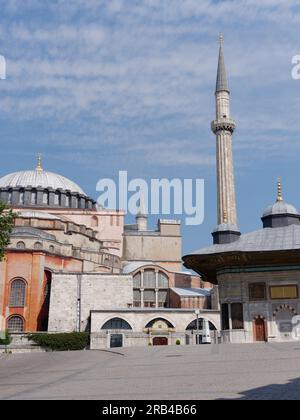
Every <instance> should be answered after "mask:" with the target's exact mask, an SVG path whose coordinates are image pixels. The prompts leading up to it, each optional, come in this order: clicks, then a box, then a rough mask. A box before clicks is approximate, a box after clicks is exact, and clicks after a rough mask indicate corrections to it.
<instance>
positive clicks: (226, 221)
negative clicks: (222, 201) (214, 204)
mask: <svg viewBox="0 0 300 420" xmlns="http://www.w3.org/2000/svg"><path fill="white" fill-rule="evenodd" d="M223 223H228V214H227V210H224V211H223Z"/></svg>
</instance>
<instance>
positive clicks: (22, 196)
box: [19, 190, 25, 204]
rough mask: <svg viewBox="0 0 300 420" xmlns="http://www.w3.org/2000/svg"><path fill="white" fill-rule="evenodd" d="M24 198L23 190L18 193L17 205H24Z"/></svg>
mask: <svg viewBox="0 0 300 420" xmlns="http://www.w3.org/2000/svg"><path fill="white" fill-rule="evenodd" d="M24 196H25V193H24V190H21V191H20V193H19V204H24Z"/></svg>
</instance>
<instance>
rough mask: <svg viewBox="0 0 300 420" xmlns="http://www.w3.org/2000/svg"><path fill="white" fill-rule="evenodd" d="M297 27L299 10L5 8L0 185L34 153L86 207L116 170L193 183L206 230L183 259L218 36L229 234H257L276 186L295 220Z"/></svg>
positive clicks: (201, 166) (134, 1)
mask: <svg viewBox="0 0 300 420" xmlns="http://www.w3.org/2000/svg"><path fill="white" fill-rule="evenodd" d="M299 25H300V1H298V0H295V1H289V0H285V1H278V0H248V1H245V0H244V1H243V0H232V1H226V0H225V1H220V2H219V1H213V0H201V1H199V0H103V1H101V0H88V1H86V0H68V1H63V0H43V1H40V0H26V1H25V0H7V1H5V2H4V1H3V2H2V4H1V16H0V54H1V55H4V56H5V58H6V60H7V79H6V80H1V81H0V110H1V112H0V124H1V154H0V175H4V174H6V173H9V172H13V171H16V170H21V169H28V168H32V167H34V165H35V156H36V154H37V153H38V152H41V153H42V154H43V155H44V167H45V169H48V170H51V171H54V172H58V173H61V174H63V175H65V176H67V177H69V178H71V179H73V180H74V181H76V182H77V183H79V184H80V185H81V186H82V188H83V189H84V190H85V191H86V192H87V193H88V194H89V195H92V196H93V197H95V198H96V197H97V192H96V191H95V186H96V182H97V181H98V179H99V178H107V177H109V178H116V177H117V175H118V171H119V170H127V171H128V174H129V177H130V178H134V177H142V178H145V179H147V180H150V179H151V178H161V177H167V178H170V179H172V178H173V177H182V178H204V179H205V182H206V191H205V198H206V200H205V201H206V202H205V205H206V215H205V222H204V224H203V225H201V226H198V227H183V229H182V233H183V236H184V248H183V252H184V253H188V252H189V251H192V250H194V249H197V248H200V247H201V246H204V245H206V244H209V243H211V237H210V232H211V231H212V229H213V228H214V227H215V224H216V209H215V207H216V187H215V183H216V180H215V138H214V136H213V134H212V133H211V131H210V122H211V120H212V119H213V118H214V113H215V108H214V87H215V78H216V67H217V55H218V36H219V32H220V31H222V32H223V36H224V49H225V59H226V66H227V73H228V75H229V84H230V90H231V108H232V117H233V118H234V119H235V120H236V123H237V129H236V132H235V134H234V158H235V172H236V184H237V199H238V216H239V225H240V228H241V230H242V231H243V232H247V231H251V230H254V229H257V228H260V226H261V222H260V216H261V214H262V212H263V210H264V208H265V207H266V206H267V205H269V204H271V203H272V202H273V201H274V200H275V188H276V179H277V176H278V175H281V177H282V183H283V191H284V196H285V198H286V200H287V201H288V202H291V203H293V204H294V205H296V206H297V207H298V208H300V194H299V187H298V181H297V180H298V176H299V172H300V170H299V152H300V135H299V130H298V127H299V118H300V111H299V110H300V80H298V81H296V80H293V79H292V78H291V69H292V64H291V59H292V56H294V55H296V54H300V41H299ZM131 221H132V220H131V218H130V217H129V218H128V222H131ZM151 222H152V224H153V227H154V222H155V220H154V219H153V220H151Z"/></svg>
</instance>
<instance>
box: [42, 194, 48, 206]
mask: <svg viewBox="0 0 300 420" xmlns="http://www.w3.org/2000/svg"><path fill="white" fill-rule="evenodd" d="M43 204H44V205H45V206H48V205H49V192H48V191H44V192H43Z"/></svg>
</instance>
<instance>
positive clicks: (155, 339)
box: [152, 337, 168, 346]
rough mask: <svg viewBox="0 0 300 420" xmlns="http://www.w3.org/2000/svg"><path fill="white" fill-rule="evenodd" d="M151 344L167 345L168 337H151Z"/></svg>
mask: <svg viewBox="0 0 300 420" xmlns="http://www.w3.org/2000/svg"><path fill="white" fill-rule="evenodd" d="M152 342H153V346H167V345H168V339H167V337H153V341H152Z"/></svg>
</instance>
